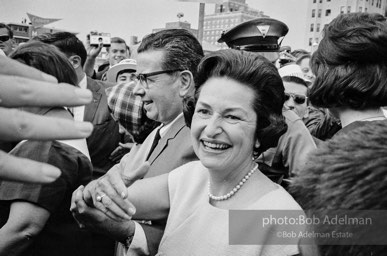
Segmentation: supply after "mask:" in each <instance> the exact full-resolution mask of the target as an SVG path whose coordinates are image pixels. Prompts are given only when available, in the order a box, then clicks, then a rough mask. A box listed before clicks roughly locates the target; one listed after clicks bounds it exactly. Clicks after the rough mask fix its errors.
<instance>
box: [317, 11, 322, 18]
mask: <svg viewBox="0 0 387 256" xmlns="http://www.w3.org/2000/svg"><path fill="white" fill-rule="evenodd" d="M317 17H318V18H321V9H318V14H317Z"/></svg>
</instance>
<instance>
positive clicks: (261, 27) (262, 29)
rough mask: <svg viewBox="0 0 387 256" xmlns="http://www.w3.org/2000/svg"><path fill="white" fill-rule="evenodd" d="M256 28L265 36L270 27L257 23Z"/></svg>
mask: <svg viewBox="0 0 387 256" xmlns="http://www.w3.org/2000/svg"><path fill="white" fill-rule="evenodd" d="M257 29H258V30H259V32H261V34H262V37H263V38H265V37H266V34H267V32H268V31H269V29H270V25H258V26H257Z"/></svg>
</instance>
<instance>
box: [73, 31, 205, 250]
mask: <svg viewBox="0 0 387 256" xmlns="http://www.w3.org/2000/svg"><path fill="white" fill-rule="evenodd" d="M202 57H203V49H202V47H201V45H200V43H199V42H198V41H197V39H196V38H195V37H194V36H193V35H192V34H191V33H190V32H188V31H186V30H183V29H168V30H163V31H160V32H157V33H154V34H150V35H148V36H146V37H145V38H144V39H143V40H142V42H141V45H140V46H139V48H138V55H137V72H138V73H137V75H136V76H137V82H136V87H135V88H134V90H133V91H134V94H135V95H138V96H140V97H141V99H142V101H143V103H144V109H145V111H146V115H147V117H148V118H150V119H152V120H156V121H158V122H160V123H161V125H160V126H159V127H157V128H156V129H155V130H154V131H153V132H152V133H151V134H149V135H148V137H147V138H146V139H145V141H144V142H143V143H142V145H135V146H134V147H133V148H132V149H131V151H130V152H129V153H128V154H127V155H125V156H124V157H123V158H122V160H121V162H120V164H117V165H116V166H114V167H113V168H112V169H111V170H109V172H108V173H107V174H106V175H105V176H103V177H101V178H100V179H99V180H98V182H91V183H89V185H88V186H87V187H86V188H85V190H84V197H83V198H85V200H86V202H87V203H88V204H89V206H92V205H93V206H94V207H97V208H98V209H100V210H102V211H104V212H105V213H106V214H109V210H108V209H107V208H105V207H104V205H103V203H104V202H107V200H110V202H111V201H112V200H120V199H121V200H122V197H121V195H119V194H117V195H107V192H106V194H104V195H103V196H101V195H99V196H98V195H95V196H96V197H95V198H96V200H95V201H94V202H92V201H91V198H90V194H93V193H95V189H97V187H98V186H99V185H101V184H102V183H105V182H108V181H109V180H111V177H112V176H113V177H115V178H116V179H117V178H118V179H125V176H126V175H128V174H129V173H130V172H132V171H135V170H136V168H137V167H139V166H141V165H142V164H143V163H144V162H145V161H148V162H149V163H150V168H149V171H148V172H147V174H146V175H145V178H148V177H153V176H158V175H161V174H165V173H168V172H170V171H172V170H173V169H175V168H177V167H179V166H181V165H183V164H185V163H187V162H189V161H193V160H197V157H196V155H195V153H194V151H193V148H192V143H191V138H190V131H189V128H188V127H187V126H186V125H185V120H184V116H183V99H184V98H187V97H192V96H193V95H192V93H193V91H194V85H195V81H194V80H195V79H196V68H197V65H198V64H199V62H200V60H201V58H202ZM121 175H122V176H121ZM122 183H123V181H122ZM112 185H113V184H112ZM113 187H114V185H113ZM110 191H112V190H110ZM117 191H119V190H117ZM74 194H76V192H74ZM108 197H109V198H108ZM74 200H75V199H74ZM80 200H83V199H80ZM75 204H76V203H74V204H73V205H75ZM109 209H111V208H110V207H109ZM78 210H79V209H76V208H72V211H73V212H74V214H75V215H76V214H80V213H79V211H78ZM89 210H90V211H91V212H95V210H94V211H93V210H91V209H89ZM98 212H99V211H98ZM83 213H85V215H82V214H80V215H82V216H80V215H78V217H80V219H81V220H80V222H83V221H85V219H86V218H88V219H89V220H88V221H87V224H86V223H85V224H86V225H87V226H88V227H90V228H93V229H97V230H99V232H103V233H106V234H109V235H111V236H113V237H114V238H115V239H116V240H117V241H120V242H123V243H124V245H125V246H126V247H127V248H128V254H127V255H146V254H150V255H154V254H155V253H156V252H157V249H158V244H159V242H160V239H161V237H162V234H163V230H164V224H165V220H162V221H160V222H158V223H154V222H153V223H152V224H151V225H149V224H144V221H140V222H133V221H125V222H122V223H121V222H115V223H112V219H111V218H109V217H107V216H105V217H106V219H104V220H103V221H101V219H100V218H99V217H97V216H95V215H94V216H93V214H89V213H88V211H87V210H86V211H84V212H83ZM99 213H100V214H102V212H99ZM77 219H78V218H77ZM91 223H93V224H91ZM139 223H140V224H141V225H140V224H139ZM147 223H149V222H147ZM133 237H134V242H133V243H132V244H130V243H129V240H131V238H133ZM117 255H120V254H117Z"/></svg>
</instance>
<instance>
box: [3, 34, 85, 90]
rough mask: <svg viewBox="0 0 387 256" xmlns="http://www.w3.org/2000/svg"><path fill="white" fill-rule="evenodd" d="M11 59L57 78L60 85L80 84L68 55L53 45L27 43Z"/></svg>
mask: <svg viewBox="0 0 387 256" xmlns="http://www.w3.org/2000/svg"><path fill="white" fill-rule="evenodd" d="M9 57H10V58H12V59H15V60H18V61H20V62H23V63H25V64H26V65H28V66H31V67H34V68H36V69H38V70H40V71H42V72H44V73H46V74H49V75H52V76H54V77H56V79H58V82H59V83H68V84H72V85H75V86H77V84H78V80H77V75H76V73H75V70H74V68H73V67H72V65H71V64H70V62H69V61H68V59H67V57H66V55H64V54H63V53H61V52H60V51H59V50H58V48H56V47H55V46H53V45H48V44H45V43H42V42H37V41H36V42H30V43H26V44H23V45H20V46H19V47H17V48H16V49H15V50H14V51H13V52H12V53H11V54H10V55H9Z"/></svg>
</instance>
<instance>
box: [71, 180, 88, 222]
mask: <svg viewBox="0 0 387 256" xmlns="http://www.w3.org/2000/svg"><path fill="white" fill-rule="evenodd" d="M83 188H84V187H83V186H82V185H81V186H79V187H78V188H77V189H76V190H74V192H73V194H72V197H71V204H70V211H71V213H72V215H73V217H74V219H75V221H76V222H77V223H78V226H79V228H84V227H85V225H84V224H83V223H82V222H81V221H80V215H79V211H78V208H77V204H78V205H79V208H80V209H81V208H85V207H86V206H85V205H83V204H82V202H81V201H82V192H83Z"/></svg>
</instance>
